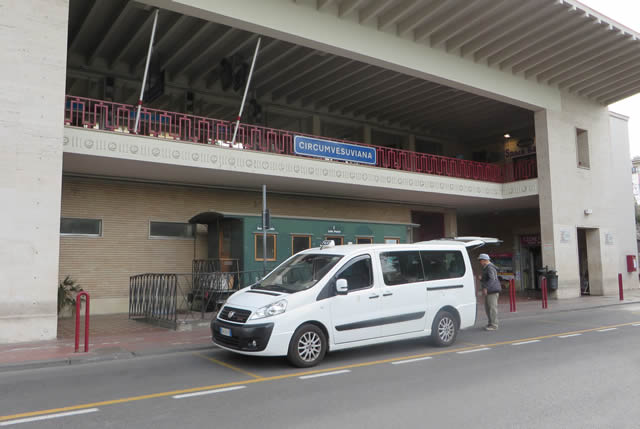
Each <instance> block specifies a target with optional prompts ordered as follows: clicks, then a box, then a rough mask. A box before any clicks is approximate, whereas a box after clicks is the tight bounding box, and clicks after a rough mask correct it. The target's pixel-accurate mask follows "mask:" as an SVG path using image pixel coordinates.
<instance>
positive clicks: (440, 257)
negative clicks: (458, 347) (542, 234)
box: [211, 237, 499, 367]
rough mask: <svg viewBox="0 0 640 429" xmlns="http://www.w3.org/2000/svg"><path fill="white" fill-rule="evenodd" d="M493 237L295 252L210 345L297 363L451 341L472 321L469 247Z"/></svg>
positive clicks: (243, 296) (245, 295) (220, 319)
mask: <svg viewBox="0 0 640 429" xmlns="http://www.w3.org/2000/svg"><path fill="white" fill-rule="evenodd" d="M489 242H493V243H495V242H499V241H498V240H496V239H485V238H478V237H460V238H456V239H450V240H436V241H428V242H421V243H415V244H373V245H372V244H359V245H345V246H334V245H333V242H324V243H323V246H322V247H320V248H315V249H308V250H305V251H303V252H300V253H297V254H296V255H294V256H292V257H290V258H289V259H287V260H286V261H285V262H283V263H282V264H280V265H279V266H278V267H277V268H276V269H275V270H273V271H272V272H271V273H269V274H268V275H267V276H266V277H265V278H264V279H262V280H260V282H258V283H256V284H254V285H252V286H249V287H246V288H244V289H242V290H240V291H238V292H236V293H234V294H233V295H231V296H230V297H229V299H228V300H227V302H226V303H225V305H224V306H223V307H222V309H221V310H220V312H219V313H218V316H217V318H216V319H214V320H213V321H212V322H211V334H212V338H213V342H214V343H215V344H216V345H218V346H220V347H221V348H223V349H226V350H230V351H233V352H236V353H242V354H246V355H259V356H288V358H289V361H290V362H291V363H292V364H293V365H295V366H298V367H310V366H313V365H316V364H317V363H318V362H320V361H321V360H322V359H323V358H324V356H325V354H326V353H327V352H328V351H330V350H331V351H333V350H342V349H347V348H351V347H359V346H365V345H370V344H378V343H384V342H388V341H396V340H403V339H409V338H417V337H426V336H431V338H432V339H433V341H434V343H435V344H436V345H438V346H449V345H451V344H453V342H454V341H455V339H456V335H457V333H458V330H459V329H464V328H467V327H470V326H473V325H474V324H475V320H476V293H475V283H474V275H473V272H472V269H471V263H470V259H469V255H468V253H467V248H470V247H478V246H481V245H483V244H485V243H489Z"/></svg>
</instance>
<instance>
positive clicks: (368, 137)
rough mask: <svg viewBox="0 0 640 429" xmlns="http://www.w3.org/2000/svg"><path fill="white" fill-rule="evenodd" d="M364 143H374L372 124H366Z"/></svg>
mask: <svg viewBox="0 0 640 429" xmlns="http://www.w3.org/2000/svg"><path fill="white" fill-rule="evenodd" d="M363 137H364V138H363V139H364V143H366V144H373V143H372V139H371V125H365V126H364V136H363Z"/></svg>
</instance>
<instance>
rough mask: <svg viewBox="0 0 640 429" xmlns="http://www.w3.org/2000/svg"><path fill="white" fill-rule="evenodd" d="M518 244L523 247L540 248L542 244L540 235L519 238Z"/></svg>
mask: <svg viewBox="0 0 640 429" xmlns="http://www.w3.org/2000/svg"><path fill="white" fill-rule="evenodd" d="M520 243H521V244H522V245H523V246H527V247H535V246H540V245H541V244H542V240H541V239H540V234H528V235H521V236H520Z"/></svg>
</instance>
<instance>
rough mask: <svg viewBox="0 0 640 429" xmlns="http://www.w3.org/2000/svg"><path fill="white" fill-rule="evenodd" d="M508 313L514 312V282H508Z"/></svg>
mask: <svg viewBox="0 0 640 429" xmlns="http://www.w3.org/2000/svg"><path fill="white" fill-rule="evenodd" d="M509 312H511V313H515V312H516V281H515V280H514V279H511V280H509Z"/></svg>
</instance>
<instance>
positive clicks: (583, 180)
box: [535, 95, 638, 298]
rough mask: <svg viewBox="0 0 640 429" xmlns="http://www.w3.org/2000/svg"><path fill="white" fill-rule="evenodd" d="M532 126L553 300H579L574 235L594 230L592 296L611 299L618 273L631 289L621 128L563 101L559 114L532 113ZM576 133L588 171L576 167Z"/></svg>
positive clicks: (629, 211) (625, 148) (579, 103)
mask: <svg viewBox="0 0 640 429" xmlns="http://www.w3.org/2000/svg"><path fill="white" fill-rule="evenodd" d="M535 121H536V140H537V147H538V148H537V149H538V151H537V152H538V175H539V177H538V189H539V195H540V220H541V235H542V247H543V248H542V254H543V261H544V264H545V265H549V267H551V268H554V269H556V270H557V271H558V276H559V281H560V287H559V289H558V292H557V294H556V297H557V298H566V297H574V296H578V295H579V294H580V276H579V272H578V245H577V228H597V230H598V238H599V239H598V240H590V241H591V244H592V246H589V249H588V251H589V257H590V258H591V257H594V256H597V258H598V259H599V260H600V261H601V264H599V267H597V266H594V267H593V268H594V270H593V272H590V277H589V282H590V285H591V293H592V294H614V293H615V292H616V288H617V274H618V272H623V274H624V279H625V284H626V285H627V287H637V286H638V279H637V276H632V275H628V274H626V273H625V271H626V269H624V270H623V268H624V267H623V264H624V259H625V255H626V254H635V253H636V251H635V241H634V240H633V237H635V231H634V221H633V199H632V198H631V192H632V189H631V184H630V183H629V176H628V171H629V168H630V165H629V141H628V132H627V129H626V121H625V120H624V119H622V118H620V117H611V116H610V113H609V111H608V110H607V108H606V107H603V106H600V105H596V104H594V103H590V102H587V101H585V100H582V99H578V98H575V97H571V96H569V95H563V97H562V109H561V110H541V111H538V112H536V114H535ZM577 128H580V129H583V130H586V131H587V132H588V142H589V159H590V167H589V168H588V169H587V168H581V167H579V166H578V152H577V135H576V129H577ZM585 210H590V211H591V214H586V213H585Z"/></svg>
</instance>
